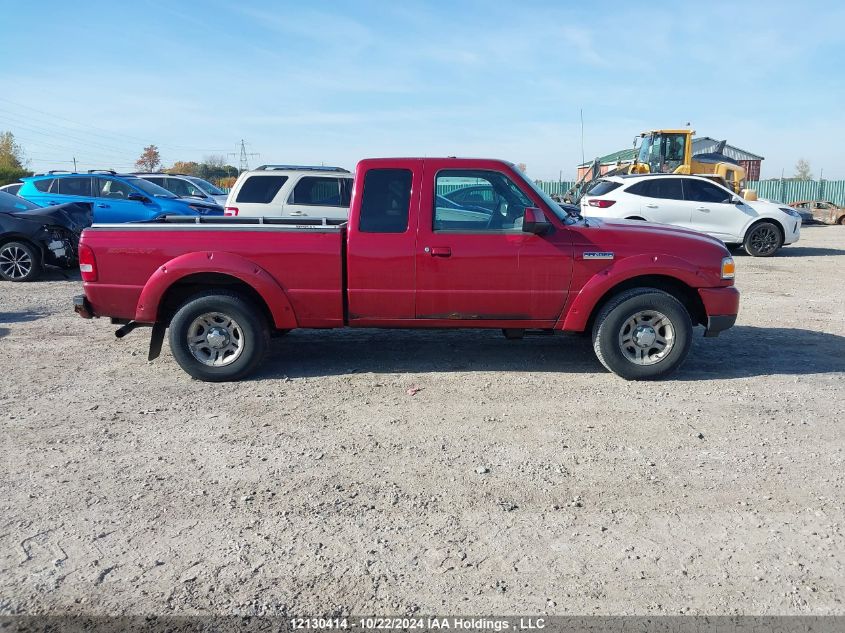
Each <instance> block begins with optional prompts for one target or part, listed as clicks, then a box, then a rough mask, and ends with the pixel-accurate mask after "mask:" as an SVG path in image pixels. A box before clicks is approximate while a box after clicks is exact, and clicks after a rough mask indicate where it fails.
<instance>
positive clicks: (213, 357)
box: [170, 291, 270, 382]
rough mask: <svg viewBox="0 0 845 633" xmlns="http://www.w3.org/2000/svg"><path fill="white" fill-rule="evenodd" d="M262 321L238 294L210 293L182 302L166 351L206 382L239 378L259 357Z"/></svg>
mask: <svg viewBox="0 0 845 633" xmlns="http://www.w3.org/2000/svg"><path fill="white" fill-rule="evenodd" d="M269 342H270V333H269V331H268V328H267V321H266V319H265V318H264V316H263V315H262V314H261V312H260V311H259V310H258V309H257V308H256V307H255V306H254V305H253V303H252V302H250V301H249V300H247V299H245V298H244V297H242V296H241V295H238V294H235V293H231V292H224V291H211V292H208V293H205V294H201V295H197V296H195V297H193V298H191V299H189V300H188V301H186V302H185V303H184V304H182V307H181V308H179V310H178V311H177V312H176V314H175V315H174V316H173V319H172V320H171V321H170V350H171V351H172V352H173V357H174V358H175V359H176V362H177V363H179V366H180V367H181V368H182V369H184V370H185V371H186V372H188V373H189V374H190V375H191V376H193V377H194V378H197V379H199V380H204V381H208V382H225V381H229V380H240V379H241V378H243V377H245V376H247V375H248V374H250V373H252V372H253V371H254V370H255V369H256V368H257V367H258V365H260V364H261V361H262V360H263V358H264V355H265V354H266V352H267V348H268V347H269Z"/></svg>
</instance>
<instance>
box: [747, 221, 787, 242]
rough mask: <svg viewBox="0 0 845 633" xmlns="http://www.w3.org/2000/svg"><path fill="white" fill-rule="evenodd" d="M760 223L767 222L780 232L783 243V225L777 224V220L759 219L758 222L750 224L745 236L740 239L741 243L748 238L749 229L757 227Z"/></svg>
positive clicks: (784, 232) (784, 234) (784, 231)
mask: <svg viewBox="0 0 845 633" xmlns="http://www.w3.org/2000/svg"><path fill="white" fill-rule="evenodd" d="M761 222H769V223H770V224H774V225H775V226H776V227H777V230H778V231H780V240H781V242H783V241H784V240H785V239H786V230H784V228H783V224H781V223H780V222H778V221H777V220H775V219H773V218H760V219H759V220H755V221H754V222H752V223H751V225H750V226H749V227H748V230H747V231H746V232H745V235H744V236H743V239H742V241H743V242H745V238H746V237H748V234H749V233H750V232H751V229H753V228H754V227H755V226H757V225H758V224H760V223H761Z"/></svg>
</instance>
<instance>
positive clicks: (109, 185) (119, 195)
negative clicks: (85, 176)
mask: <svg viewBox="0 0 845 633" xmlns="http://www.w3.org/2000/svg"><path fill="white" fill-rule="evenodd" d="M130 193H134V192H133V190H132V188H131V187H130V186H129V185H127V184H126V183H125V182H121V181H119V180H111V179H110V178H100V191H99V196H100V197H101V198H114V199H117V200H126V199H127V198H129V194H130Z"/></svg>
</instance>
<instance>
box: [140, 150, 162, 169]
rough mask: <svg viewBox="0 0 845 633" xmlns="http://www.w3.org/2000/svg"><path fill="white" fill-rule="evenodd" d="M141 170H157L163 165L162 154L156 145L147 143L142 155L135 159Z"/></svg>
mask: <svg viewBox="0 0 845 633" xmlns="http://www.w3.org/2000/svg"><path fill="white" fill-rule="evenodd" d="M135 167H136V168H137V169H138V170H139V171H157V170H158V169H159V168H160V167H161V154H160V153H159V151H158V147H156V146H155V145H147V146H146V147H145V148H144V151H143V152H141V157H140V158H139V159H138V160H136V161H135Z"/></svg>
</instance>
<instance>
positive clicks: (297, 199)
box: [288, 176, 350, 207]
mask: <svg viewBox="0 0 845 633" xmlns="http://www.w3.org/2000/svg"><path fill="white" fill-rule="evenodd" d="M349 182H350V179H349V178H322V177H319V176H305V177H304V178H301V179H300V181H299V182H298V183H296V186H295V187H294V188H293V192H292V193H291V195H290V199H289V200H288V202H289V203H290V204H305V205H311V206H317V207H348V206H349V195H348V194H349V190H350V188H349V187H348V186H347V185H348V183H349Z"/></svg>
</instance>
